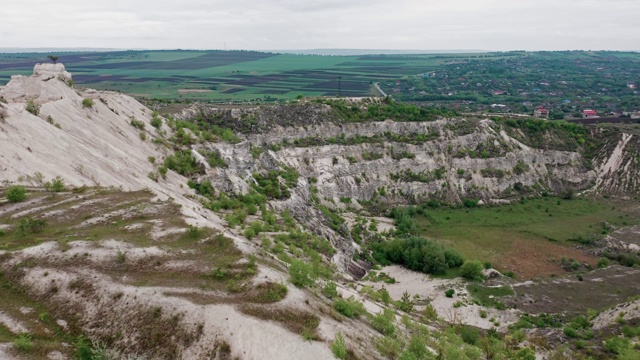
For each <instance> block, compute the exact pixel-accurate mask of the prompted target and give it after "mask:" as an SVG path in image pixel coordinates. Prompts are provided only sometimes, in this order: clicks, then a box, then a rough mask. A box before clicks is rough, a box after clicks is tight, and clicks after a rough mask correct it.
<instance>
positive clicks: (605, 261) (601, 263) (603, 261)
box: [598, 258, 609, 268]
mask: <svg viewBox="0 0 640 360" xmlns="http://www.w3.org/2000/svg"><path fill="white" fill-rule="evenodd" d="M607 266H609V259H607V258H600V260H598V267H599V268H606V267H607Z"/></svg>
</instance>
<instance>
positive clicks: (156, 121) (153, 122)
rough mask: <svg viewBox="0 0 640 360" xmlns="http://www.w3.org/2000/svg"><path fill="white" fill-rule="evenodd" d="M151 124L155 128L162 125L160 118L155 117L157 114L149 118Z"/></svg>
mask: <svg viewBox="0 0 640 360" xmlns="http://www.w3.org/2000/svg"><path fill="white" fill-rule="evenodd" d="M151 126H153V127H154V128H156V129H160V128H161V127H162V119H160V118H159V117H157V116H154V117H153V118H152V119H151Z"/></svg>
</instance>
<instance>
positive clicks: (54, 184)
mask: <svg viewBox="0 0 640 360" xmlns="http://www.w3.org/2000/svg"><path fill="white" fill-rule="evenodd" d="M44 188H45V189H46V190H47V191H50V192H61V191H64V190H65V185H64V180H63V179H62V178H61V177H60V176H56V177H55V178H54V179H53V180H51V181H47V182H46V183H44Z"/></svg>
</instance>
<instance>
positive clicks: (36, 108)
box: [25, 100, 40, 116]
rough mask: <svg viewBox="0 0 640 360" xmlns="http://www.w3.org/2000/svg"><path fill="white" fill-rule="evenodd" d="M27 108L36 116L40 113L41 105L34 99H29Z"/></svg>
mask: <svg viewBox="0 0 640 360" xmlns="http://www.w3.org/2000/svg"><path fill="white" fill-rule="evenodd" d="M25 110H27V111H28V112H30V113H32V114H33V115H35V116H38V115H39V114H40V105H39V104H37V103H36V102H35V101H33V100H28V101H27V105H26V106H25Z"/></svg>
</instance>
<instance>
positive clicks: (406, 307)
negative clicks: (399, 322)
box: [396, 291, 413, 313]
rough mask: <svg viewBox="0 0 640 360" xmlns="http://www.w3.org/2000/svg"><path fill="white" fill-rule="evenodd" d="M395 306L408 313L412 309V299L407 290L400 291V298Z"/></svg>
mask: <svg viewBox="0 0 640 360" xmlns="http://www.w3.org/2000/svg"><path fill="white" fill-rule="evenodd" d="M396 307H398V309H400V310H402V311H404V312H406V313H410V312H411V311H412V310H413V301H412V300H411V296H410V295H409V292H407V291H405V292H404V293H402V298H401V299H400V301H398V302H396Z"/></svg>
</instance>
